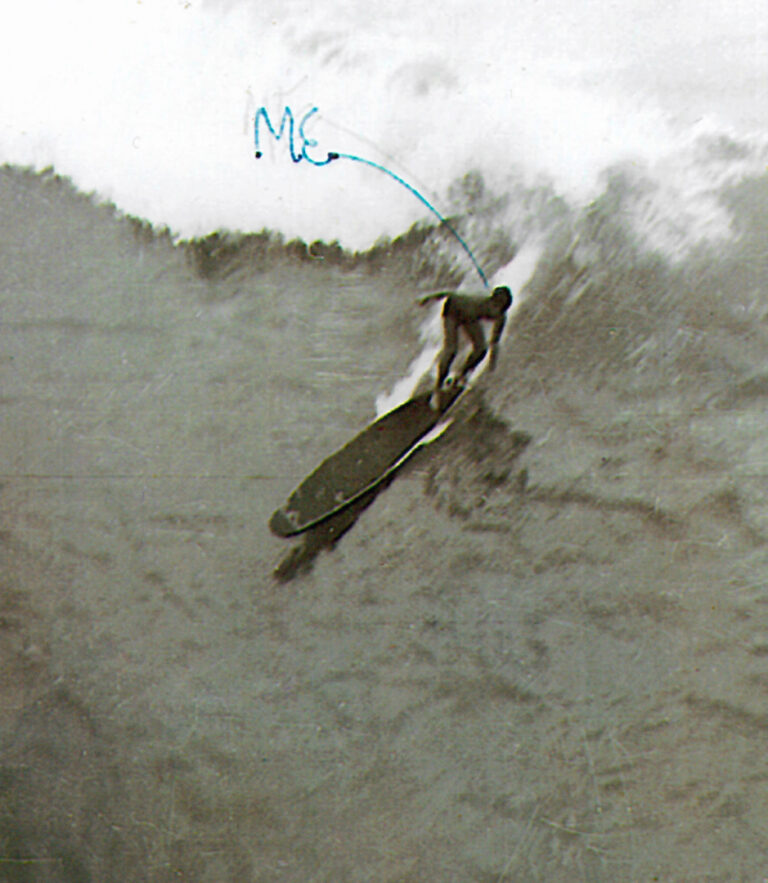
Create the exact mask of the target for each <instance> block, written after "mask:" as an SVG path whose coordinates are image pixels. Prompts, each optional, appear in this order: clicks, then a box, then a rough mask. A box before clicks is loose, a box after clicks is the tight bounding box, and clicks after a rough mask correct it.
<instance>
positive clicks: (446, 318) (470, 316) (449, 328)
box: [419, 285, 512, 409]
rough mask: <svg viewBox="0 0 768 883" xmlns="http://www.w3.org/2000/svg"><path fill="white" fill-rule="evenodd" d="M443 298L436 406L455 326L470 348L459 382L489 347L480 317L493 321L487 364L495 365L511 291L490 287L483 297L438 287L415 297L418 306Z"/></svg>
mask: <svg viewBox="0 0 768 883" xmlns="http://www.w3.org/2000/svg"><path fill="white" fill-rule="evenodd" d="M436 300H444V301H445V303H444V304H443V349H442V350H441V352H440V357H439V360H438V364H437V382H436V383H435V396H434V401H435V407H436V408H438V409H439V408H440V404H441V395H440V394H441V391H442V388H443V384H444V383H445V379H446V377H447V376H448V372H449V371H450V369H451V365H452V363H453V360H454V358H455V357H456V352H457V350H458V344H459V328H463V329H464V332H465V334H466V335H467V337H469V339H470V341H471V342H472V352H470V353H469V355H468V356H467V358H466V360H465V362H464V364H463V366H462V368H461V371H460V372H459V377H458V379H457V381H456V382H457V383H458V384H463V383H464V380H465V379H466V377H467V375H468V374H469V373H470V372H471V371H473V370H474V369H475V368H476V367H477V366H478V365H479V364H480V362H482V361H483V359H484V358H485V356H486V354H488V353H489V348H488V346H487V345H486V342H485V333H484V331H483V327H482V325H481V321H482V320H488V321H492V322H493V330H492V331H491V343H490V355H489V357H488V367H489V368H490V369H491V371H493V369H494V368H495V367H496V357H497V345H498V343H499V340H500V338H501V332H502V331H503V330H504V323H505V322H506V318H507V310H508V309H509V307H510V305H511V304H512V292H511V291H510V290H509V288H507V286H506V285H501V286H498V287H497V288H494V289H493V291H492V292H491V294H489V295H488V296H487V297H477V296H473V295H468V294H458V293H456V292H455V291H440V292H437V293H436V294H428V295H425V296H424V297H422V298H421V299H420V300H419V305H420V306H425V305H426V304H429V303H432V302H433V301H436Z"/></svg>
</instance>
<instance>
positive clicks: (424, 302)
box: [417, 291, 451, 307]
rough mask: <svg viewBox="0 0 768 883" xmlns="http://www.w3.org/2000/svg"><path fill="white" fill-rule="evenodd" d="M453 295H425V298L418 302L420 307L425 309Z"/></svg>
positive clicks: (444, 292)
mask: <svg viewBox="0 0 768 883" xmlns="http://www.w3.org/2000/svg"><path fill="white" fill-rule="evenodd" d="M450 294H451V292H450V291H438V292H436V293H435V294H425V295H424V297H420V298H419V299H418V301H417V303H418V305H419V306H420V307H425V306H426V305H427V304H431V303H432V302H433V301H436V300H443V299H444V298H446V297H449V296H450Z"/></svg>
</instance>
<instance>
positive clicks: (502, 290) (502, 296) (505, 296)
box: [491, 285, 512, 310]
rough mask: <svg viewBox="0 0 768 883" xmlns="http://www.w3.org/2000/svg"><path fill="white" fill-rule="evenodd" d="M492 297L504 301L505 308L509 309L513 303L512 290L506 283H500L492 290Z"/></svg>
mask: <svg viewBox="0 0 768 883" xmlns="http://www.w3.org/2000/svg"><path fill="white" fill-rule="evenodd" d="M491 297H492V298H493V299H494V300H495V301H497V302H498V303H503V304H504V307H503V309H505V310H508V309H509V307H510V306H511V305H512V292H511V291H510V290H509V288H507V286H506V285H499V286H498V287H496V288H494V289H493V291H492V292H491Z"/></svg>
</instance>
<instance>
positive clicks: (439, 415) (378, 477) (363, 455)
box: [269, 386, 467, 537]
mask: <svg viewBox="0 0 768 883" xmlns="http://www.w3.org/2000/svg"><path fill="white" fill-rule="evenodd" d="M466 390H467V387H459V386H455V387H450V388H449V389H447V390H444V391H443V394H442V395H443V400H442V403H441V405H442V407H441V408H440V410H439V411H436V410H433V409H432V408H431V407H430V404H429V401H430V398H431V395H430V394H426V395H420V396H416V397H415V398H412V399H409V401H407V402H405V403H404V404H402V405H400V406H399V407H397V408H395V409H394V410H392V411H389V412H388V413H386V414H384V415H383V416H382V417H379V418H378V420H375V421H374V422H373V423H371V424H369V425H368V426H367V427H366V428H365V429H364V430H363V431H362V432H361V433H359V434H358V435H357V436H355V438H353V439H352V441H350V442H348V443H347V444H346V445H344V447H343V448H341V449H340V450H338V451H336V453H335V454H332V455H331V456H330V457H328V459H326V460H324V461H323V462H322V463H321V464H320V465H319V466H318V467H317V469H315V471H314V472H313V473H312V474H311V475H309V476H307V478H305V479H304V481H303V482H302V483H301V484H300V485H299V486H298V487H297V488H296V490H295V491H294V492H293V493H292V494H291V495H290V497H289V498H288V502H287V503H286V504H285V505H284V506H282V507H281V508H280V509H277V510H276V511H275V512H274V513H273V514H272V517H271V518H270V520H269V527H270V530H271V531H272V533H274V534H276V535H277V536H279V537H290V536H295V535H296V534H299V533H302V532H303V531H305V530H309V528H311V527H314V526H315V525H317V524H319V523H320V522H322V521H324V520H325V519H326V518H330V516H331V515H334V514H335V513H337V512H339V511H340V510H342V509H344V508H345V507H347V506H349V505H350V504H351V503H353V502H354V501H355V500H357V499H359V498H360V497H361V496H363V494H366V493H367V492H368V491H370V490H372V489H373V488H375V487H376V486H377V485H379V484H381V483H382V482H383V481H385V479H387V478H388V477H389V476H390V475H392V474H393V473H394V472H395V470H397V469H398V468H399V467H400V466H401V465H402V464H403V463H404V462H405V461H406V460H407V459H408V457H410V456H411V454H413V452H414V451H415V450H416V449H417V448H418V447H419V446H420V444H421V443H422V442H423V440H424V438H425V436H426V435H427V434H428V433H429V432H430V431H431V430H432V429H434V428H435V427H436V426H437V424H438V423H439V422H440V421H441V420H442V419H443V418H444V417H445V415H446V413H447V412H448V411H449V410H450V409H451V408H452V407H453V406H454V405H455V404H456V402H457V401H458V400H459V399H460V398H461V396H462V395H463V394H464V393H465V392H466Z"/></svg>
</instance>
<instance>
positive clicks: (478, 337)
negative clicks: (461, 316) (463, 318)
mask: <svg viewBox="0 0 768 883" xmlns="http://www.w3.org/2000/svg"><path fill="white" fill-rule="evenodd" d="M464 330H465V331H466V332H467V335H468V336H469V339H470V340H471V341H472V352H471V353H470V354H469V355H468V356H467V360H466V361H465V362H464V366H463V367H462V369H461V374H460V375H459V381H460V382H463V381H464V380H465V379H466V377H467V375H468V374H469V373H470V371H473V370H474V369H475V368H476V367H477V366H478V365H479V364H480V362H482V361H483V359H484V358H485V356H486V354H487V352H488V346H487V345H486V343H485V334H483V329H482V326H481V325H480V323H479V322H469V323H468V324H466V325H465V326H464Z"/></svg>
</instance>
